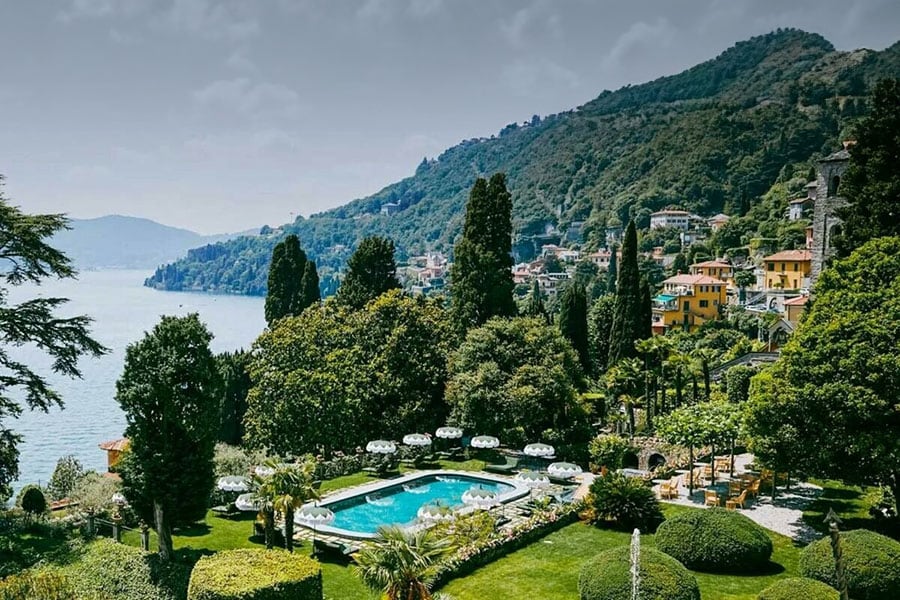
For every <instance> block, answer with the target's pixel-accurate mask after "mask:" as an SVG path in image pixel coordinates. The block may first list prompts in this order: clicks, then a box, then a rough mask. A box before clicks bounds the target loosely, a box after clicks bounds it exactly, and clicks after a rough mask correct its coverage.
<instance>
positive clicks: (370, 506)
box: [328, 475, 514, 534]
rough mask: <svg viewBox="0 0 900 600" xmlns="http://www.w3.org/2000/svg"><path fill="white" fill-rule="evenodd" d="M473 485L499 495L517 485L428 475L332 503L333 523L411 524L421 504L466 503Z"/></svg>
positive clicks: (348, 526)
mask: <svg viewBox="0 0 900 600" xmlns="http://www.w3.org/2000/svg"><path fill="white" fill-rule="evenodd" d="M473 487H480V488H483V489H487V490H492V491H494V492H496V493H497V495H498V496H499V495H501V494H504V493H506V492H509V491H511V490H513V489H514V486H512V485H509V484H506V483H502V482H499V481H492V480H488V479H480V478H476V477H467V476H464V475H446V476H444V475H427V476H425V477H420V478H417V479H413V480H411V481H408V482H406V483H403V484H398V485H396V486H391V487H388V488H382V489H380V490H377V491H374V492H369V493H367V494H361V495H360V496H354V497H353V498H347V499H346V500H339V501H337V502H334V503H329V504H328V508H330V509H331V511H332V512H333V513H334V522H333V523H332V524H331V526H332V527H334V528H337V529H344V530H347V531H353V532H357V533H364V534H373V533H376V532H377V531H378V528H379V527H381V526H382V525H400V526H407V525H411V524H412V523H413V522H414V521H415V520H416V516H417V513H418V512H419V508H421V507H422V506H424V505H426V504H435V503H440V504H441V505H442V506H447V507H450V508H455V507H459V506H463V501H462V495H463V492H465V491H466V490H468V489H470V488H473Z"/></svg>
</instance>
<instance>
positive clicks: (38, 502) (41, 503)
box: [19, 485, 47, 516]
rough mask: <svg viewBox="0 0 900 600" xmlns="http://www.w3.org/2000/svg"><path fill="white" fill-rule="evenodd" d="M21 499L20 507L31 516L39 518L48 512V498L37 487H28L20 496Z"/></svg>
mask: <svg viewBox="0 0 900 600" xmlns="http://www.w3.org/2000/svg"><path fill="white" fill-rule="evenodd" d="M19 499H20V503H19V506H21V507H22V510H24V511H25V512H26V513H28V514H29V515H32V516H37V515H42V514H44V513H45V512H47V498H46V497H45V496H44V492H43V490H41V488H40V487H38V486H36V485H29V486H26V487H25V488H24V489H23V490H22V493H21V494H19Z"/></svg>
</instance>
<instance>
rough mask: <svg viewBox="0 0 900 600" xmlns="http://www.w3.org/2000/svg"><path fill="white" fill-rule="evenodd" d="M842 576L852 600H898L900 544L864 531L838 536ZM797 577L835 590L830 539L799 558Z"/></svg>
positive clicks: (809, 549) (899, 589) (807, 548)
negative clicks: (824, 584) (814, 581)
mask: <svg viewBox="0 0 900 600" xmlns="http://www.w3.org/2000/svg"><path fill="white" fill-rule="evenodd" d="M841 550H842V555H843V557H844V575H845V576H846V578H847V589H848V591H849V592H850V597H851V598H854V600H896V599H897V598H900V542H897V541H895V540H892V539H891V538H889V537H885V536H883V535H879V534H877V533H875V532H874V531H869V530H867V529H854V530H853V531H846V532H841ZM800 574H801V575H803V576H804V577H809V578H811V579H818V580H819V581H822V582H824V583H827V584H828V585H830V586H832V587H835V586H836V585H837V578H836V577H835V573H834V557H833V555H832V553H831V539H830V538H828V537H825V538H822V539H820V540H817V541H815V542H813V543H812V544H810V545H809V546H807V547H806V548H804V549H803V553H802V554H800Z"/></svg>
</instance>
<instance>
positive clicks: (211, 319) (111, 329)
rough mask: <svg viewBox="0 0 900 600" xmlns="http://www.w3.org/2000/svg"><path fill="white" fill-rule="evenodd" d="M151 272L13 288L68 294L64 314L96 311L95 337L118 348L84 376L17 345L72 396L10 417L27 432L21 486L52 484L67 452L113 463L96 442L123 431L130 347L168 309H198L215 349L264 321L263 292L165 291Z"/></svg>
mask: <svg viewBox="0 0 900 600" xmlns="http://www.w3.org/2000/svg"><path fill="white" fill-rule="evenodd" d="M147 276H148V273H146V272H144V271H127V270H108V271H84V272H82V273H80V274H79V277H78V279H77V280H63V281H55V280H54V281H48V282H45V283H44V284H43V285H41V286H39V287H36V286H32V285H28V286H24V285H23V286H19V287H18V288H13V289H10V290H9V299H8V302H9V303H18V302H21V301H22V300H26V299H28V298H33V297H35V296H36V295H42V296H44V297H53V296H56V297H64V298H69V299H70V300H71V301H70V302H69V303H68V304H67V305H65V306H64V307H63V309H62V310H61V311H60V313H59V314H61V315H63V316H73V315H77V314H86V315H89V316H91V317H92V318H93V319H94V324H93V327H92V330H91V331H92V334H93V337H94V339H96V340H98V341H99V342H101V343H102V344H103V345H105V346H107V347H108V348H110V349H111V350H112V352H111V353H110V354H107V355H106V356H103V357H102V358H99V359H88V358H84V359H82V360H81V362H80V367H81V371H82V375H83V378H82V379H74V380H73V379H67V378H65V377H61V376H58V375H56V374H54V373H52V371H51V370H50V368H49V367H50V364H51V361H50V360H48V359H47V358H46V356H45V355H44V354H43V353H41V352H40V351H38V350H37V349H35V348H28V347H25V348H20V349H15V351H14V352H11V354H12V355H13V356H14V357H15V358H16V359H19V360H22V361H23V362H25V363H26V364H28V365H29V366H32V367H35V368H36V369H37V371H38V373H40V374H41V375H46V376H47V380H48V381H49V382H50V383H51V385H52V387H53V388H54V389H56V390H57V391H59V392H60V394H61V395H62V397H63V401H64V402H65V408H64V409H62V410H60V409H56V408H55V409H52V410H51V411H50V412H49V414H48V413H44V412H42V411H29V410H26V411H25V412H24V413H23V414H22V416H21V417H20V418H19V419H17V420H11V421H7V422H5V423H4V424H3V425H4V426H6V427H11V428H12V429H13V430H14V431H15V432H17V433H19V434H21V435H23V436H24V438H25V439H24V441H23V442H22V443H21V444H20V445H19V451H20V453H21V455H20V459H19V473H20V477H19V482H17V483H15V484H13V487H15V488H16V489H18V488H19V487H21V486H22V485H24V484H25V483H37V482H40V483H41V484H42V485H43V484H46V482H47V480H48V479H49V478H50V475H51V474H52V473H53V468H54V467H55V466H56V460H57V459H58V458H59V457H61V456H64V455H66V454H72V455H74V456H75V457H77V458H78V459H79V460H80V461H81V463H82V464H83V465H84V467H85V468H88V469H96V470H98V471H104V470H105V469H106V453H105V452H104V451H102V450H100V449H99V448H98V447H97V444H99V443H100V442H102V441H104V440H110V439H115V438H119V437H122V432H123V430H124V428H125V416H124V415H123V414H122V411H121V410H120V409H119V405H118V404H117V403H116V400H115V391H116V380H117V379H118V378H119V376H120V375H121V374H122V368H123V364H124V360H125V348H126V346H128V344H130V343H133V342H136V341H138V340H139V339H141V338H142V337H143V336H144V333H145V332H147V331H149V330H150V329H152V328H153V326H154V325H155V324H156V323H157V322H158V321H159V318H160V316H161V315H185V314H188V313H191V312H196V313H199V314H200V319H201V320H202V321H203V322H204V323H206V326H207V327H208V328H209V330H210V331H211V332H212V333H213V335H214V336H215V338H214V339H213V341H212V344H211V347H212V350H213V351H214V352H222V351H225V350H237V349H238V348H249V347H250V345H251V344H252V343H253V341H254V340H255V339H256V337H257V336H258V335H259V334H260V333H261V332H262V330H263V328H264V327H265V324H266V323H265V317H264V314H263V304H264V301H263V299H262V298H251V297H246V296H224V295H210V294H200V293H188V292H160V291H157V290H152V289H150V288H145V287H143V285H142V283H143V281H144V278H145V277H147Z"/></svg>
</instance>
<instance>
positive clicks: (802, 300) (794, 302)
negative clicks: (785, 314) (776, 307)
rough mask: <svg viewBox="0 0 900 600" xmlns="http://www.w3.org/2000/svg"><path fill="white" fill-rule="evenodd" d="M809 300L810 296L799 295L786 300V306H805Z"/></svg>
mask: <svg viewBox="0 0 900 600" xmlns="http://www.w3.org/2000/svg"><path fill="white" fill-rule="evenodd" d="M808 301H809V296H797V297H796V298H791V299H790V300H785V301H784V305H785V306H803V305H804V304H806V303H807V302H808Z"/></svg>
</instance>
